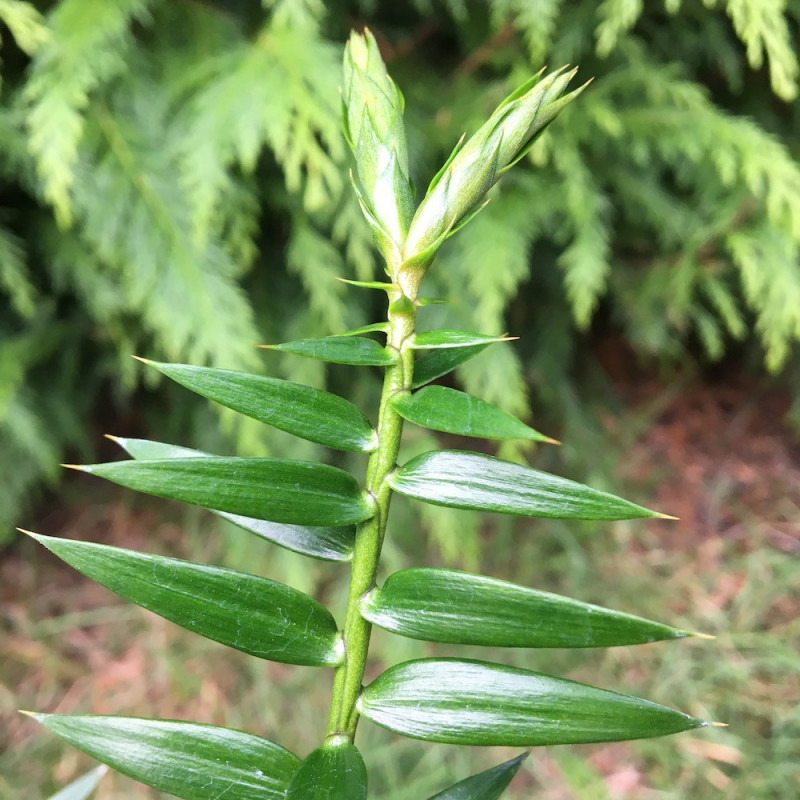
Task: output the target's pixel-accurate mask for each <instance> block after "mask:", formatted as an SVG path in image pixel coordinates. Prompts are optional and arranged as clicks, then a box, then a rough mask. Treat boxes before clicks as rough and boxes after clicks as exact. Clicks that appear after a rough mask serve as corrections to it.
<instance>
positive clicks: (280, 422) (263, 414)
mask: <svg viewBox="0 0 800 800" xmlns="http://www.w3.org/2000/svg"><path fill="white" fill-rule="evenodd" d="M145 363H146V364H149V365H150V366H153V367H155V368H156V369H157V370H158V371H159V372H161V373H163V374H164V375H166V376H167V377H169V378H172V380H174V381H177V382H178V383H180V384H181V385H182V386H185V387H186V388H187V389H191V390H192V391H193V392H197V393H198V394H200V395H202V396H203V397H207V398H208V399H209V400H213V401H214V402H216V403H220V404H221V405H223V406H227V407H228V408H232V409H233V410H234V411H238V412H239V413H240V414H245V415H247V416H248V417H252V418H253V419H257V420H258V421H259V422H263V423H264V424H266V425H272V426H273V427H275V428H279V429H280V430H282V431H286V432H287V433H291V434H293V435H294V436H299V437H301V438H302V439H308V440H309V441H312V442H317V443H318V444H324V445H325V446H326V447H333V448H335V449H337V450H350V451H353V452H369V451H370V450H374V449H375V446H376V445H377V433H376V432H375V430H374V429H373V427H372V425H371V424H370V422H369V420H368V419H367V418H366V417H365V416H364V415H363V414H362V413H361V411H359V409H358V408H356V406H354V405H353V404H352V403H351V402H349V401H348V400H345V399H344V398H343V397H339V395H336V394H331V393H330V392H325V391H322V390H321V389H314V388H313V387H311V386H304V385H303V384H301V383H292V382H291V381H282V380H278V379H277V378H266V377H264V376H263V375H250V374H248V373H246V372H234V371H232V370H227V369H211V368H209V367H193V366H189V365H188V364H163V363H159V362H156V361H145Z"/></svg>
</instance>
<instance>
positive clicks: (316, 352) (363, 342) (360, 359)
mask: <svg viewBox="0 0 800 800" xmlns="http://www.w3.org/2000/svg"><path fill="white" fill-rule="evenodd" d="M265 346H266V347H267V349H269V350H280V351H281V352H283V353H294V355H297V356H305V357H306V358H316V359H318V360H319V361H330V362H332V363H334V364H353V365H355V366H375V367H387V366H389V365H391V364H394V363H395V361H396V360H397V359H396V358H395V356H394V355H393V354H392V353H390V352H389V351H388V350H387V349H386V348H385V347H381V346H380V345H379V344H378V343H377V342H376V341H375V340H374V339H367V338H365V337H363V336H328V337H327V338H325V339H300V340H298V341H296V342H284V343H283V344H271V345H265Z"/></svg>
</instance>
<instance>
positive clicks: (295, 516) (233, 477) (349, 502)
mask: <svg viewBox="0 0 800 800" xmlns="http://www.w3.org/2000/svg"><path fill="white" fill-rule="evenodd" d="M75 468H76V469H80V470H82V471H83V472H88V473H90V474H92V475H98V476H99V477H101V478H106V479H108V480H110V481H113V482H114V483H118V484H120V485H121V486H127V487H128V488H129V489H136V490H137V491H139V492H145V493H147V494H152V495H156V496H157V497H166V498H169V499H170V500H181V501H182V502H184V503H191V504H193V505H197V506H203V507H204V508H209V509H212V510H214V511H227V512H228V513H230V514H239V515H241V516H245V517H256V519H268V520H272V521H273V522H288V523H291V524H297V525H333V526H337V525H351V524H353V523H356V522H361V521H362V520H365V519H369V518H370V517H371V516H372V515H373V513H374V511H373V508H372V506H371V504H370V503H369V502H368V501H367V500H366V499H365V497H364V495H363V493H362V492H361V490H360V489H359V486H358V483H357V482H356V479H355V478H354V477H353V476H352V475H350V474H349V473H347V472H345V471H344V470H341V469H337V468H336V467H331V466H328V465H327V464H315V463H312V462H309V461H292V460H290V459H283V458H175V459H159V460H157V461H116V462H113V463H110V464H90V465H87V466H80V467H75Z"/></svg>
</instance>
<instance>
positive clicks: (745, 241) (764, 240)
mask: <svg viewBox="0 0 800 800" xmlns="http://www.w3.org/2000/svg"><path fill="white" fill-rule="evenodd" d="M726 245H727V249H728V252H729V253H730V256H731V258H732V259H733V262H734V264H736V266H737V268H738V269H739V273H740V275H741V278H742V284H743V286H744V290H745V296H746V298H747V300H748V302H749V304H750V305H751V307H752V308H753V310H754V311H755V313H756V315H757V327H758V330H759V333H760V334H761V339H762V341H763V343H764V347H765V349H766V363H767V368H768V369H770V370H771V371H773V372H775V371H777V370H778V369H780V367H782V366H783V364H784V363H785V362H786V359H787V358H788V356H789V351H790V348H791V346H792V344H793V343H796V342H797V341H798V340H800V248H799V247H798V243H797V241H796V240H794V239H792V238H791V237H789V236H788V235H786V234H783V235H782V234H781V232H780V231H778V230H776V229H775V228H774V227H772V226H768V225H760V226H753V227H751V228H749V229H746V230H741V231H736V232H734V233H731V234H730V235H729V236H728V237H727V241H726Z"/></svg>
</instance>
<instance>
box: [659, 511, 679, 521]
mask: <svg viewBox="0 0 800 800" xmlns="http://www.w3.org/2000/svg"><path fill="white" fill-rule="evenodd" d="M653 518H654V519H671V520H675V521H676V522H678V521H680V517H673V516H672V514H662V513H661V512H656V513H654V514H653Z"/></svg>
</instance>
